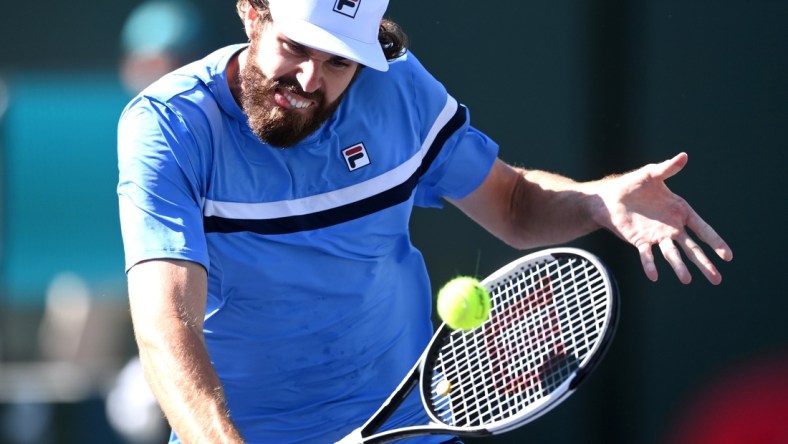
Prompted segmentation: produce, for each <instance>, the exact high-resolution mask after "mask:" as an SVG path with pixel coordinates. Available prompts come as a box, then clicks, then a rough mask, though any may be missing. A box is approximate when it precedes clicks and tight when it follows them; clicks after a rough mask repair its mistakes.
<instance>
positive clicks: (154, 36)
mask: <svg viewBox="0 0 788 444" xmlns="http://www.w3.org/2000/svg"><path fill="white" fill-rule="evenodd" d="M203 28H204V21H203V18H202V15H201V13H200V11H199V9H198V8H197V7H196V6H195V5H194V4H192V3H189V2H186V1H184V0H152V1H148V2H145V3H142V4H141V5H139V6H137V7H136V8H135V9H134V10H133V11H132V12H131V14H130V15H129V17H128V19H127V20H126V23H125V24H124V26H123V30H122V32H121V50H122V57H121V61H120V75H121V81H122V82H123V86H124V87H125V88H126V90H127V91H128V92H129V93H131V94H133V95H136V94H137V93H138V92H139V91H141V90H142V89H144V88H145V87H146V86H148V85H149V84H151V83H153V82H154V81H156V80H157V79H158V78H159V77H161V76H162V75H164V74H166V73H168V72H170V71H172V70H174V69H175V68H178V67H180V66H181V65H184V64H185V63H187V62H190V61H192V60H193V59H196V58H198V57H202V56H203V55H204V54H203V51H204V50H205V48H206V45H205V40H206V39H205V32H204V30H203Z"/></svg>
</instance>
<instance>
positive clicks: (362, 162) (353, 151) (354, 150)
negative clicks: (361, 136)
mask: <svg viewBox="0 0 788 444" xmlns="http://www.w3.org/2000/svg"><path fill="white" fill-rule="evenodd" d="M342 157H343V158H344V159H345V163H346V164H347V167H348V169H349V170H350V171H355V170H357V169H359V168H361V167H365V166H367V165H369V163H370V160H369V154H367V149H366V148H364V144H363V143H361V142H359V143H357V144H355V145H353V146H351V147H348V148H345V149H344V150H342Z"/></svg>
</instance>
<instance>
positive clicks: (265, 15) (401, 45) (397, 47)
mask: <svg viewBox="0 0 788 444" xmlns="http://www.w3.org/2000/svg"><path fill="white" fill-rule="evenodd" d="M248 6H251V7H253V8H254V9H256V10H257V12H258V13H259V14H260V17H261V18H262V19H263V21H269V20H271V12H270V11H269V10H268V0H238V1H237V3H236V5H235V8H236V10H237V11H238V15H239V16H241V19H243V17H244V14H245V13H246V10H247V7H248ZM378 41H379V42H380V47H381V48H383V54H384V55H385V56H386V60H394V59H396V58H397V57H400V56H402V55H403V54H405V51H407V49H408V36H407V34H405V31H403V30H402V28H401V27H400V26H399V25H398V24H397V23H396V22H394V21H393V20H389V19H387V18H384V19H383V20H382V21H381V22H380V29H379V31H378Z"/></svg>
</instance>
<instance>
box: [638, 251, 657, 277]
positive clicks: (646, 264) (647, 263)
mask: <svg viewBox="0 0 788 444" xmlns="http://www.w3.org/2000/svg"><path fill="white" fill-rule="evenodd" d="M638 251H639V252H640V263H641V264H642V265H643V271H644V272H645V273H646V277H648V278H649V279H650V280H651V281H652V282H654V281H656V280H657V278H658V277H659V274H658V273H657V266H656V265H655V264H654V253H653V252H652V251H651V244H648V243H643V244H640V245H639V246H638Z"/></svg>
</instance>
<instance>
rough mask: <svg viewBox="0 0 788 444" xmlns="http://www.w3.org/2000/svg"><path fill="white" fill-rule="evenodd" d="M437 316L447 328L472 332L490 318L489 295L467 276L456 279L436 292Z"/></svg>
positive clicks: (474, 280) (476, 281)
mask: <svg viewBox="0 0 788 444" xmlns="http://www.w3.org/2000/svg"><path fill="white" fill-rule="evenodd" d="M437 305H438V316H440V318H441V320H443V322H445V323H446V325H448V326H449V327H451V328H453V329H455V330H457V329H462V330H465V331H468V330H472V329H474V328H476V327H478V326H480V325H482V324H483V323H484V321H486V320H487V318H488V317H489V316H490V294H489V293H487V290H485V289H484V287H482V285H481V284H480V283H479V281H478V280H477V279H475V278H472V277H468V276H460V277H456V278H454V279H452V280H450V281H449V282H447V283H446V285H444V286H443V288H441V289H440V291H439V292H438V304H437Z"/></svg>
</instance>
